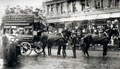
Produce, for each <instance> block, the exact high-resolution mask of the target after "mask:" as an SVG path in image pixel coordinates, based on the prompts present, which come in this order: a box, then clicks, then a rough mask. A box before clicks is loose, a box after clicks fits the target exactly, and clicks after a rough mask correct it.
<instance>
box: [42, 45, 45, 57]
mask: <svg viewBox="0 0 120 69" xmlns="http://www.w3.org/2000/svg"><path fill="white" fill-rule="evenodd" d="M45 47H46V44H43V46H42V49H43V50H42V52H43V54H44V56H46V53H45Z"/></svg>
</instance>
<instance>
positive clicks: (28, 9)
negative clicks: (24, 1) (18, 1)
mask: <svg viewBox="0 0 120 69" xmlns="http://www.w3.org/2000/svg"><path fill="white" fill-rule="evenodd" d="M43 13H44V11H43V10H41V9H39V8H35V9H34V8H33V7H28V6H26V7H25V8H24V9H23V8H21V7H20V6H19V5H17V6H15V7H9V6H8V7H7V8H6V10H5V14H34V15H36V16H39V15H41V14H42V15H43Z"/></svg>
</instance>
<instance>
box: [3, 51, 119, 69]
mask: <svg viewBox="0 0 120 69" xmlns="http://www.w3.org/2000/svg"><path fill="white" fill-rule="evenodd" d="M46 52H47V50H46ZM56 52H57V50H56V49H52V56H46V57H43V55H36V54H35V53H34V52H32V54H31V55H30V56H20V59H19V62H20V64H18V65H16V66H15V67H7V66H3V67H1V69H120V53H119V52H116V51H113V52H111V51H108V57H106V58H105V59H103V58H102V51H89V54H90V58H87V57H85V56H83V53H82V52H81V51H80V50H77V58H72V50H67V57H66V58H63V57H62V56H56Z"/></svg>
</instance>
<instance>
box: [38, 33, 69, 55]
mask: <svg viewBox="0 0 120 69" xmlns="http://www.w3.org/2000/svg"><path fill="white" fill-rule="evenodd" d="M40 41H41V42H42V43H43V46H42V49H43V50H42V52H43V54H44V56H46V53H45V48H46V46H47V47H48V55H49V56H50V55H51V47H52V46H53V45H57V46H58V53H57V55H60V50H61V47H63V54H64V55H63V56H64V57H65V56H66V52H65V50H66V45H65V44H66V43H67V41H66V39H65V38H64V37H63V36H61V35H55V34H54V33H49V32H48V31H42V32H41V36H40ZM42 52H41V53H42Z"/></svg>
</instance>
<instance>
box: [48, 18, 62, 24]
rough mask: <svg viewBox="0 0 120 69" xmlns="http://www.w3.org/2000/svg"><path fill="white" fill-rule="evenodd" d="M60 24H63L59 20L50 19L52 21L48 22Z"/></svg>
mask: <svg viewBox="0 0 120 69" xmlns="http://www.w3.org/2000/svg"><path fill="white" fill-rule="evenodd" d="M58 22H61V21H60V20H59V19H50V20H47V23H58Z"/></svg>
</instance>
